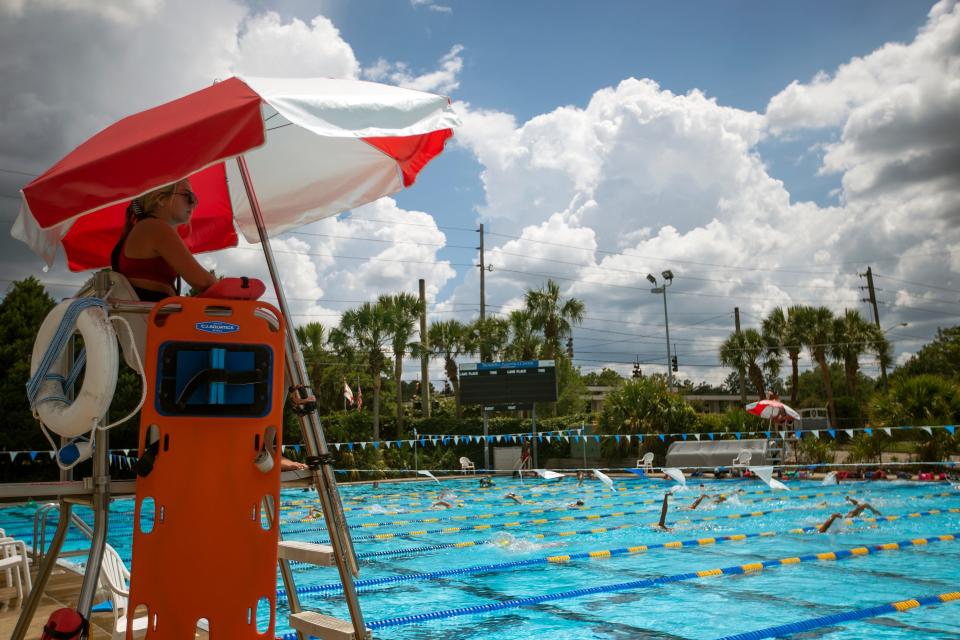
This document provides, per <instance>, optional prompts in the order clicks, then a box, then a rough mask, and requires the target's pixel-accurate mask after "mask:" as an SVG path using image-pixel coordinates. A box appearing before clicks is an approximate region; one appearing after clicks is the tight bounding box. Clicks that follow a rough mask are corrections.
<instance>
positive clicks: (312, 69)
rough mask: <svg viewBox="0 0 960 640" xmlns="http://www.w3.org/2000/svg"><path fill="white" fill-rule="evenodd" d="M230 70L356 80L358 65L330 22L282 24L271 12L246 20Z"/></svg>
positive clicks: (255, 73)
mask: <svg viewBox="0 0 960 640" xmlns="http://www.w3.org/2000/svg"><path fill="white" fill-rule="evenodd" d="M232 66H233V69H234V70H235V71H236V72H238V73H243V74H247V75H251V76H266V77H271V76H285V77H297V78H300V77H302V78H317V77H320V78H325V77H329V78H355V77H357V76H358V75H359V72H360V65H359V64H358V62H357V59H356V57H355V56H354V54H353V49H352V48H351V47H350V45H349V44H347V43H346V41H344V40H343V38H342V37H341V35H340V31H339V30H338V29H337V28H336V27H335V26H334V24H333V22H331V21H330V19H329V18H326V17H324V16H316V17H315V18H314V19H313V20H311V21H310V24H309V25H308V24H307V23H305V22H303V21H302V20H298V19H296V18H294V19H292V20H291V21H290V22H287V23H284V22H283V21H282V20H281V18H280V15H279V14H277V13H274V12H272V11H271V12H267V13H262V14H259V15H254V16H251V17H250V18H248V19H247V20H246V21H245V22H244V25H243V31H242V33H241V35H240V40H239V45H238V50H237V56H236V58H235V60H234V62H233V65H232Z"/></svg>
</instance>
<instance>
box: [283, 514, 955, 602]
mask: <svg viewBox="0 0 960 640" xmlns="http://www.w3.org/2000/svg"><path fill="white" fill-rule="evenodd" d="M957 511H960V509H958V510H957ZM937 513H940V512H939V511H938V512H937ZM926 515H937V514H934V513H928V514H926ZM816 531H817V527H815V526H810V527H801V528H794V529H788V530H785V531H761V532H758V533H734V534H730V535H726V536H715V537H710V538H695V539H692V540H672V541H669V542H657V543H650V544H643V545H635V546H629V547H619V548H616V549H601V550H594V551H583V552H579V553H570V554H556V555H550V556H541V557H538V558H528V559H525V560H514V561H510V562H496V563H487V564H482V565H473V566H468V567H460V568H455V569H441V570H438V571H429V572H421V573H409V574H402V575H394V576H384V577H382V578H368V579H365V580H357V581H355V582H354V583H353V584H354V587H356V588H357V589H364V588H368V587H374V586H381V585H386V584H395V583H398V582H411V581H418V580H435V579H437V578H445V577H450V576H459V575H467V574H472V573H488V572H497V571H502V570H513V569H518V568H522V567H529V566H536V565H549V564H566V563H569V562H573V561H576V560H590V559H596V558H613V557H621V556H630V555H636V554H640V553H646V552H648V551H652V550H655V549H683V548H687V547H703V546H710V545H717V544H721V543H724V542H739V541H743V540H747V539H751V538H772V537H776V536H782V535H787V534H795V533H814V532H816ZM936 539H937V540H938V541H940V542H951V541H953V539H954V538H953V535H950V534H945V535H941V536H937V538H936ZM927 540H928V539H926V538H917V539H916V540H913V541H912V542H913V543H914V546H921V545H925V544H927ZM461 544H462V543H461ZM486 544H490V543H489V542H487V543H486ZM888 544H896V543H888ZM462 546H473V545H472V544H471V545H462ZM891 549H893V547H891ZM850 553H851V555H855V556H858V555H866V554H867V553H868V551H867V549H866V547H862V546H861V547H856V548H854V549H852V550H851V552H850ZM817 558H818V559H820V560H836V557H835V556H834V554H833V553H832V552H824V553H820V554H817ZM797 562H799V560H798V559H797V558H787V559H786V561H785V562H783V564H795V563H797ZM745 566H747V565H745ZM749 566H750V569H749V570H750V571H754V570H760V569H762V567H756V566H753V565H749ZM711 571H715V570H711ZM342 590H343V585H342V584H341V583H339V582H334V583H330V584H324V585H310V586H305V587H301V588H298V589H297V593H298V594H301V595H305V594H311V593H324V594H328V593H339V592H340V591H342ZM285 595H286V594H285V592H284V591H279V592H278V597H280V598H283V597H285Z"/></svg>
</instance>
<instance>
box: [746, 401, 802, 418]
mask: <svg viewBox="0 0 960 640" xmlns="http://www.w3.org/2000/svg"><path fill="white" fill-rule="evenodd" d="M746 411H747V413H752V414H753V415H755V416H760V417H761V418H763V419H765V420H766V419H770V418H777V417H789V418H793V419H794V420H799V419H800V414H799V413H797V412H796V411H794V410H793V409H791V408H790V407H788V406H787V405H785V404H783V403H782V402H780V401H779V400H758V401H757V402H751V403H750V404H748V405H747V406H746Z"/></svg>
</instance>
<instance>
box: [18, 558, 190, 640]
mask: <svg viewBox="0 0 960 640" xmlns="http://www.w3.org/2000/svg"><path fill="white" fill-rule="evenodd" d="M35 575H36V572H34V576H35ZM0 581H3V583H4V584H6V582H5V580H3V579H2V578H0ZM82 582H83V577H82V576H81V575H79V574H77V573H75V572H73V571H69V570H67V569H64V568H62V567H54V569H53V573H52V574H51V575H50V580H49V581H48V582H47V588H46V591H45V592H44V595H43V598H42V599H41V600H40V604H39V605H38V606H37V613H36V615H35V616H34V617H33V622H32V623H31V624H30V627H29V628H28V630H27V636H26V640H37V638H39V637H40V636H41V635H42V634H43V625H44V624H46V622H47V619H48V618H49V617H50V614H51V613H53V612H54V611H56V610H57V609H60V608H62V607H74V606H76V603H77V598H78V597H79V595H80V585H81V583H82ZM95 602H100V599H96V600H95ZM20 605H21V601H20V600H18V599H17V590H16V589H14V588H12V587H0V638H9V637H10V636H11V635H12V634H13V629H14V627H15V626H16V624H17V619H18V618H19V617H20ZM112 627H113V614H112V613H109V612H108V613H94V614H93V616H91V620H90V636H89V637H90V640H110V638H111V635H110V629H111V628H112ZM195 637H196V638H207V634H206V633H204V632H198V633H197V635H196V636H195Z"/></svg>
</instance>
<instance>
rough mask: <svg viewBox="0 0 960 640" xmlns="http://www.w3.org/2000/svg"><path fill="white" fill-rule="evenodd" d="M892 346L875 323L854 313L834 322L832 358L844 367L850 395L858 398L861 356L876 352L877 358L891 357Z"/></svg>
mask: <svg viewBox="0 0 960 640" xmlns="http://www.w3.org/2000/svg"><path fill="white" fill-rule="evenodd" d="M889 351H890V345H889V343H888V342H887V340H886V338H884V336H883V333H882V332H881V331H880V329H879V328H877V325H875V324H873V323H872V322H867V321H866V320H864V319H863V316H861V315H860V312H859V311H856V310H855V309H847V310H846V312H845V313H844V314H843V315H842V316H840V317H838V318H835V319H834V321H833V345H832V346H831V347H830V355H831V356H832V357H833V359H834V360H835V361H837V362H839V363H841V364H842V365H843V373H844V379H845V380H846V384H847V394H848V395H849V396H850V397H851V398H854V399H856V398H858V392H857V391H858V390H857V380H858V377H859V372H860V356H861V355H862V354H864V353H868V352H873V353H876V354H877V357H878V358H879V357H883V355H884V354H888V353H889Z"/></svg>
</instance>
